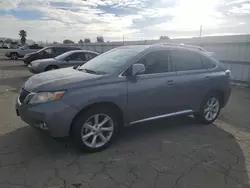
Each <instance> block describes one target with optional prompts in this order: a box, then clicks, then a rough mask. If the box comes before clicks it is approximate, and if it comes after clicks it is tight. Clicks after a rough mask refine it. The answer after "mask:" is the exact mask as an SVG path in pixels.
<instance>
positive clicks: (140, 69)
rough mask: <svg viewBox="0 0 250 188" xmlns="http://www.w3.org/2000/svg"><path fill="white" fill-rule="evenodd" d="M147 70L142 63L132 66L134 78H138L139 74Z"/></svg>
mask: <svg viewBox="0 0 250 188" xmlns="http://www.w3.org/2000/svg"><path fill="white" fill-rule="evenodd" d="M145 70H146V67H145V65H143V64H140V63H138V64H134V65H133V66H132V76H136V75H137V74H141V73H143V72H145Z"/></svg>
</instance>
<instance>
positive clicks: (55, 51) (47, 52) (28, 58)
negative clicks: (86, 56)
mask: <svg viewBox="0 0 250 188" xmlns="http://www.w3.org/2000/svg"><path fill="white" fill-rule="evenodd" d="M71 50H81V48H77V47H71V46H50V47H45V48H43V49H41V50H39V51H37V52H34V53H29V54H26V55H25V56H24V58H23V62H24V63H25V64H27V65H28V64H30V63H31V62H32V61H34V60H37V59H47V58H54V57H56V56H58V55H61V54H63V53H65V52H68V51H71Z"/></svg>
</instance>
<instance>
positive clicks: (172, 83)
mask: <svg viewBox="0 0 250 188" xmlns="http://www.w3.org/2000/svg"><path fill="white" fill-rule="evenodd" d="M174 84H175V83H174V80H168V81H167V82H166V85H168V86H172V85H174Z"/></svg>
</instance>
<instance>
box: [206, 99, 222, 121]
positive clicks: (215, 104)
mask: <svg viewBox="0 0 250 188" xmlns="http://www.w3.org/2000/svg"><path fill="white" fill-rule="evenodd" d="M219 110H220V103H219V100H218V99H217V98H215V97H212V98H210V99H209V100H208V101H207V103H206V104H205V108H204V117H205V119H206V120H207V121H212V120H213V119H215V118H216V117H217V115H218V113H219Z"/></svg>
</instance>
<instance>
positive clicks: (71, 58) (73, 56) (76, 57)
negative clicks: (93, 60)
mask: <svg viewBox="0 0 250 188" xmlns="http://www.w3.org/2000/svg"><path fill="white" fill-rule="evenodd" d="M67 59H68V61H86V58H85V54H84V53H74V54H71V55H70V56H69V57H68V58H67Z"/></svg>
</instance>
